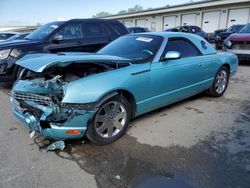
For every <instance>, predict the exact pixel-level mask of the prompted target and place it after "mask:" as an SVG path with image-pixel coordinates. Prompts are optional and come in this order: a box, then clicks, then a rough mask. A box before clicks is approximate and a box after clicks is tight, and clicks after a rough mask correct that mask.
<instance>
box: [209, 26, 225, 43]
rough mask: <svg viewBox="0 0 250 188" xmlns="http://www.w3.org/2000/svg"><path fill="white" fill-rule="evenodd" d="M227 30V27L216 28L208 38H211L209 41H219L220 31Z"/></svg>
mask: <svg viewBox="0 0 250 188" xmlns="http://www.w3.org/2000/svg"><path fill="white" fill-rule="evenodd" d="M225 31H226V29H218V30H215V31H214V32H213V33H212V34H211V35H210V36H209V37H208V40H209V42H211V43H216V41H218V40H219V38H220V35H219V34H220V33H222V32H225Z"/></svg>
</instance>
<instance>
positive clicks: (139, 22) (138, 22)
mask: <svg viewBox="0 0 250 188" xmlns="http://www.w3.org/2000/svg"><path fill="white" fill-rule="evenodd" d="M136 27H146V19H138V20H136Z"/></svg>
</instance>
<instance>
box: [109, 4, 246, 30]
mask: <svg viewBox="0 0 250 188" xmlns="http://www.w3.org/2000/svg"><path fill="white" fill-rule="evenodd" d="M105 18H113V19H118V20H120V21H121V22H123V23H124V24H125V25H126V26H127V27H134V26H140V27H147V28H149V29H150V30H151V31H163V30H164V29H168V28H173V27H177V26H180V25H197V26H199V27H201V28H202V29H203V30H204V31H206V32H208V33H211V32H213V31H214V30H217V29H225V28H228V27H230V26H231V25H233V24H246V23H248V22H250V0H207V1H200V2H193V3H186V4H181V5H175V6H166V7H161V8H156V9H150V10H144V11H140V12H135V13H128V14H120V15H112V16H108V17H105Z"/></svg>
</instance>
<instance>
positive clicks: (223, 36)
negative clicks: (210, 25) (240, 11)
mask: <svg viewBox="0 0 250 188" xmlns="http://www.w3.org/2000/svg"><path fill="white" fill-rule="evenodd" d="M244 26H245V25H232V26H231V27H229V28H228V29H227V30H226V31H225V32H221V33H220V34H219V38H218V40H217V41H215V44H216V48H221V47H222V44H223V42H224V40H225V39H226V38H227V37H229V35H231V34H233V33H238V32H239V31H240V30H241V29H242V28H243V27H244Z"/></svg>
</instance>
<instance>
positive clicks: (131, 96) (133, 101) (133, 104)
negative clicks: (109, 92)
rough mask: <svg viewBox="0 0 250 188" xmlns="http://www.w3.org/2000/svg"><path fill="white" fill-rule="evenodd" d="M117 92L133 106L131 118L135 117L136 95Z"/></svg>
mask: <svg viewBox="0 0 250 188" xmlns="http://www.w3.org/2000/svg"><path fill="white" fill-rule="evenodd" d="M117 92H118V93H119V94H120V95H122V96H124V97H125V98H126V99H127V100H128V102H129V104H130V105H131V113H132V114H131V116H132V117H134V116H135V113H136V101H135V97H134V95H133V94H132V93H130V92H129V91H126V90H118V91H117Z"/></svg>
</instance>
